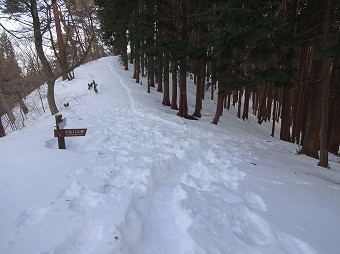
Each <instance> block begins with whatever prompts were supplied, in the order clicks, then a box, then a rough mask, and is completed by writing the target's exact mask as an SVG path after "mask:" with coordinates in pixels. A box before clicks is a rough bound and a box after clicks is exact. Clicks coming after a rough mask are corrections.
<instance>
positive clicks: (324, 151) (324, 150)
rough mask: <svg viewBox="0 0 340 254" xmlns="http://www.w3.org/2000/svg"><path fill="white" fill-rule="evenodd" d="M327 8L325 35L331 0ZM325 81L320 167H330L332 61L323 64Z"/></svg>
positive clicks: (323, 81)
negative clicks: (329, 133)
mask: <svg viewBox="0 0 340 254" xmlns="http://www.w3.org/2000/svg"><path fill="white" fill-rule="evenodd" d="M325 3H326V6H325V7H326V8H325V11H324V15H323V34H324V35H327V34H328V33H329V11H330V8H331V0H326V1H325ZM322 47H323V48H324V49H327V43H326V42H324V43H323V45H322ZM322 65H323V68H322V69H323V71H322V72H323V76H324V77H323V80H322V105H321V107H322V111H321V128H320V166H321V167H324V168H327V167H328V142H327V141H328V113H329V87H330V84H329V83H330V78H331V77H330V70H331V63H330V60H326V62H324V63H323V64H322Z"/></svg>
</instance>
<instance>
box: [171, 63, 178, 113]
mask: <svg viewBox="0 0 340 254" xmlns="http://www.w3.org/2000/svg"><path fill="white" fill-rule="evenodd" d="M171 77H172V96H171V109H175V110H178V106H177V62H176V61H172V62H171Z"/></svg>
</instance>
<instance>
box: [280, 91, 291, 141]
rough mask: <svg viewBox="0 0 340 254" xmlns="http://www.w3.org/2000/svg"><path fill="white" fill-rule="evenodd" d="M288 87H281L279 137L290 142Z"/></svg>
mask: <svg viewBox="0 0 340 254" xmlns="http://www.w3.org/2000/svg"><path fill="white" fill-rule="evenodd" d="M290 119H291V118H290V88H289V87H284V88H283V95H282V109H281V130H280V139H281V140H284V141H287V142H290V123H291V121H290Z"/></svg>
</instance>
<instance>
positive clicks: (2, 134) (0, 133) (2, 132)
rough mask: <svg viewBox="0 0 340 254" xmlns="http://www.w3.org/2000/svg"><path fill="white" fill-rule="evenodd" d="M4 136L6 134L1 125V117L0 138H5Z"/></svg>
mask: <svg viewBox="0 0 340 254" xmlns="http://www.w3.org/2000/svg"><path fill="white" fill-rule="evenodd" d="M5 136H6V132H5V128H4V126H3V124H2V120H1V116H0V138H1V137H5Z"/></svg>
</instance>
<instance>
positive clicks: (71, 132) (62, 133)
mask: <svg viewBox="0 0 340 254" xmlns="http://www.w3.org/2000/svg"><path fill="white" fill-rule="evenodd" d="M86 131H87V129H62V130H54V136H55V137H58V138H60V137H79V136H85V135H86Z"/></svg>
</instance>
